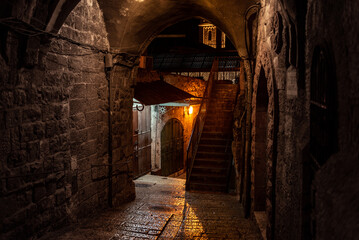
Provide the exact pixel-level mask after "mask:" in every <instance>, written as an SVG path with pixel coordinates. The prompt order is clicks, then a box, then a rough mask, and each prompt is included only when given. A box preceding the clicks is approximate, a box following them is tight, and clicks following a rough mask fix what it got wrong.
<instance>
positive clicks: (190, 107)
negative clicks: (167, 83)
mask: <svg viewBox="0 0 359 240" xmlns="http://www.w3.org/2000/svg"><path fill="white" fill-rule="evenodd" d="M192 113H193V107H192V106H189V109H188V114H192Z"/></svg>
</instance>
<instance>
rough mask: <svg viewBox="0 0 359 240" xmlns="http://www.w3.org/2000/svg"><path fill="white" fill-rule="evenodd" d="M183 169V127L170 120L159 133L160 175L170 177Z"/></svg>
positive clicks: (179, 123) (173, 119)
mask: <svg viewBox="0 0 359 240" xmlns="http://www.w3.org/2000/svg"><path fill="white" fill-rule="evenodd" d="M182 168H183V126H182V123H181V122H180V121H179V120H178V119H175V118H172V119H170V120H169V121H168V122H167V123H166V125H165V126H164V127H163V129H162V132H161V173H162V175H163V176H168V175H171V174H173V173H175V172H177V171H179V170H181V169H182Z"/></svg>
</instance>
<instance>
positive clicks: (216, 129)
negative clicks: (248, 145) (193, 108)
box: [188, 83, 237, 192]
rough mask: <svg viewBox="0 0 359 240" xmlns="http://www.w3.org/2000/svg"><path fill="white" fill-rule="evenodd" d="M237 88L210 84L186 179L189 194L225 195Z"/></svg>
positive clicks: (230, 156) (228, 85)
mask: <svg viewBox="0 0 359 240" xmlns="http://www.w3.org/2000/svg"><path fill="white" fill-rule="evenodd" d="M236 92H237V86H236V85H233V84H225V83H223V84H214V86H213V89H212V95H211V100H210V105H209V109H208V111H207V115H206V122H205V124H204V128H203V132H202V136H201V139H200V142H199V146H198V150H197V154H196V156H195V160H194V163H193V168H192V172H191V176H190V177H189V184H188V189H189V190H198V191H214V192H226V191H227V182H228V172H229V171H228V169H229V166H230V164H231V159H232V153H231V146H229V141H230V140H231V139H232V134H233V133H232V119H233V108H234V102H235V97H236Z"/></svg>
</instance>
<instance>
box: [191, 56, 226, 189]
mask: <svg viewBox="0 0 359 240" xmlns="http://www.w3.org/2000/svg"><path fill="white" fill-rule="evenodd" d="M218 62H219V61H218V58H215V59H214V61H213V64H212V69H211V73H210V75H209V79H208V82H207V86H206V90H205V92H204V94H203V99H202V103H201V106H200V108H199V111H198V115H197V117H196V122H195V124H194V126H193V130H192V134H191V138H190V140H189V144H188V148H187V176H186V178H187V179H186V188H188V186H189V179H190V176H191V172H192V168H193V163H194V159H195V156H196V153H197V149H198V144H199V141H200V139H201V135H202V131H203V127H204V123H205V119H206V114H207V110H208V106H209V102H210V99H211V93H212V88H213V83H214V81H216V80H217V78H218Z"/></svg>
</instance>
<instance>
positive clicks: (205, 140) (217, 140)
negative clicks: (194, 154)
mask: <svg viewBox="0 0 359 240" xmlns="http://www.w3.org/2000/svg"><path fill="white" fill-rule="evenodd" d="M228 141H229V140H228V139H225V138H201V141H200V142H199V144H204V145H226V144H227V143H228Z"/></svg>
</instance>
